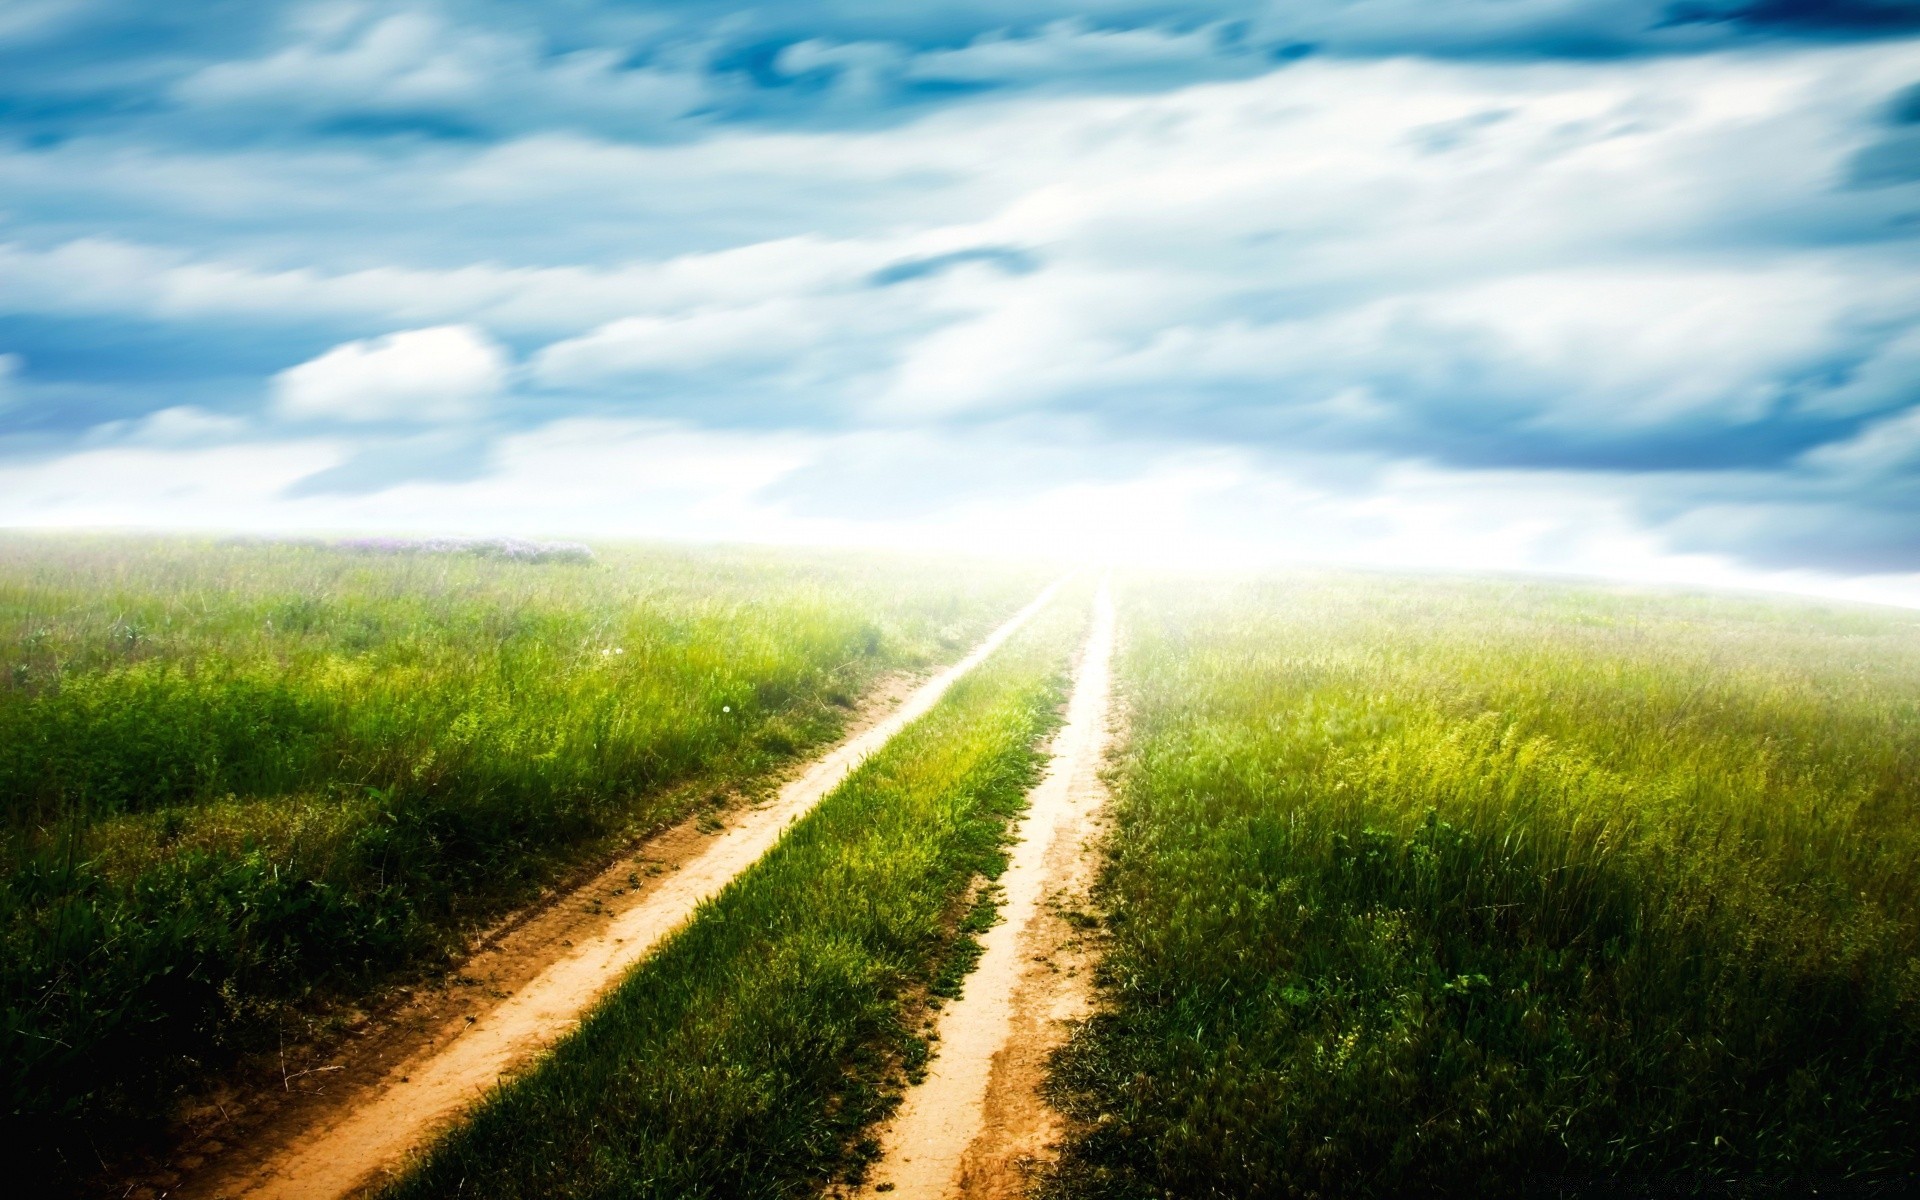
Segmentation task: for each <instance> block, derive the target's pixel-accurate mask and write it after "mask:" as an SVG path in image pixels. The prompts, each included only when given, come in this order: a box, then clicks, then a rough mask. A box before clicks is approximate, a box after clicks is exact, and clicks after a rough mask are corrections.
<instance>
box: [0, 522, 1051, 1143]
mask: <svg viewBox="0 0 1920 1200" xmlns="http://www.w3.org/2000/svg"><path fill="white" fill-rule="evenodd" d="M1037 586H1038V581H1037V580H1036V579H1032V578H1028V577H1026V576H1024V575H1022V574H1020V573H1018V572H1003V573H998V574H996V573H991V572H982V571H980V570H979V569H977V568H966V567H961V566H957V565H952V564H948V565H940V564H929V563H904V562H901V561H897V560H881V559H876V558H866V557H860V556H851V555H839V556H833V555H810V554H799V553H792V554H789V553H779V552H772V551H751V552H750V551H729V550H719V549H714V550H669V549H645V548H624V549H623V548H601V549H600V550H599V551H598V553H597V554H596V553H595V552H592V551H588V550H585V549H584V548H581V547H572V546H544V547H543V546H540V545H536V544H527V543H510V542H490V543H473V544H469V543H439V544H409V543H390V542H361V543H348V544H337V545H329V544H322V543H309V544H295V543H245V542H213V541H191V540H184V539H168V540H146V539H130V538H87V539H74V538H61V539H55V538H39V537H26V536H16V537H8V538H6V539H5V540H4V541H0V811H3V812H4V820H3V821H0V856H4V870H3V871H0V1012H4V1024H3V1025H0V1064H4V1072H5V1077H4V1085H3V1086H4V1088H5V1093H6V1108H7V1111H8V1112H9V1113H10V1114H11V1115H12V1116H14V1117H15V1118H20V1117H32V1118H51V1119H54V1120H55V1121H56V1122H58V1123H60V1127H62V1128H64V1127H65V1125H66V1124H67V1123H71V1124H73V1125H74V1127H76V1128H83V1129H84V1130H86V1131H87V1136H88V1137H89V1138H93V1137H95V1136H96V1135H99V1134H100V1131H101V1130H103V1129H117V1128H119V1127H120V1124H121V1123H124V1122H142V1121H149V1120H152V1119H156V1118H159V1117H161V1116H164V1114H165V1112H166V1110H167V1107H168V1105H169V1103H170V1102H171V1101H172V1099H173V1098H174V1097H175V1096H176V1095H177V1094H178V1092H179V1090H180V1088H182V1087H183V1086H186V1085H189V1084H192V1083H194V1082H196V1081H199V1080H202V1079H204V1078H205V1077H206V1075H207V1074H208V1072H210V1071H215V1070H217V1069H219V1068H220V1067H221V1066H222V1065H224V1064H226V1063H229V1062H231V1061H232V1060H233V1059H234V1057H235V1056H236V1055H238V1054H241V1053H243V1052H245V1051H248V1050H250V1049H256V1048H259V1047H261V1046H263V1045H269V1044H271V1042H272V1039H273V1038H275V1037H276V1036H278V1034H279V1032H280V1031H282V1030H283V1029H284V1028H285V1025H286V1023H287V1021H288V1020H289V1019H290V1017H292V1016H296V1015H297V1014H299V1013H302V1012H305V1011H308V1010H309V1009H311V1008H312V1007H313V1006H314V1005H316V1004H320V1003H323V1002H327V1001H330V1000H333V999H336V998H340V997H352V996H355V995H359V994H363V993H364V992H366V991H367V990H368V989H370V988H372V987H374V986H376V985H378V984H379V983H381V981H383V980H387V979H391V978H393V977H395V975H396V973H399V972H406V971H412V970H417V969H422V968H425V967H430V966H432V965H434V964H437V963H440V962H444V961H445V960H446V959H447V957H448V956H449V955H451V954H454V953H457V952H458V950H459V948H460V947H461V946H462V945H463V944H464V939H465V937H466V936H467V935H468V934H469V933H470V932H471V931H472V930H473V929H474V928H475V927H476V926H477V925H478V924H479V923H481V922H484V921H485V920H487V919H489V918H491V917H494V916H496V915H498V914H500V913H502V912H503V911H505V910H507V909H509V908H510V907H512V906H514V905H516V904H519V903H523V902H525V901H526V900H528V899H530V898H531V897H532V896H534V895H535V894H536V893H537V892H538V890H539V889H540V888H541V887H542V886H543V885H545V884H549V883H551V882H553V881H554V880H556V879H557V878H559V877H561V876H562V875H564V874H565V872H567V871H568V870H569V869H571V868H574V867H576V866H577V865H579V864H581V863H583V862H585V861H587V860H589V859H590V858H591V857H592V856H593V855H594V854H595V853H598V852H600V851H601V850H603V849H604V848H606V847H609V846H611V845H613V844H614V843H616V842H618V841H620V840H621V839H624V838H628V837H630V836H632V835H634V834H636V833H639V832H644V831H645V830H647V829H650V828H654V827H658V826H660V825H662V824H664V823H668V822H671V821H674V820H677V819H680V818H682V817H685V816H687V815H689V814H690V813H691V812H693V811H694V810H695V809H697V808H699V807H701V806H704V805H710V804H713V803H717V802H718V801H719V800H720V798H721V797H722V796H724V795H725V794H728V793H730V792H737V791H740V790H743V789H744V790H748V791H751V790H752V789H753V788H755V787H758V786H762V785H763V784H764V783H765V782H766V781H767V779H768V778H769V777H770V776H771V774H772V773H773V772H775V771H777V770H778V769H779V768H780V767H781V766H783V765H784V764H785V763H788V762H790V761H792V760H793V759H794V758H795V757H796V756H798V755H801V754H803V753H805V752H807V751H808V750H810V749H812V748H814V747H817V746H819V745H821V744H822V743H823V742H825V741H827V740H828V739H830V738H832V737H833V736H835V735H836V734H837V732H838V731H839V730H840V728H841V727H842V724H843V721H844V717H845V715H846V714H847V713H848V711H850V709H851V707H852V706H854V705H855V704H856V703H857V701H858V700H859V698H860V697H861V696H862V695H863V693H864V692H865V691H866V690H867V689H868V688H869V687H870V686H871V685H872V684H873V682H874V681H875V680H876V678H877V677H878V676H880V675H881V674H882V673H885V672H889V671H894V670H914V669H921V668H925V667H926V666H928V665H930V664H933V663H937V662H940V661H945V660H949V659H951V658H954V657H957V656H958V654H959V653H961V652H962V651H963V650H964V649H965V648H966V647H968V646H969V645H970V644H971V643H972V642H973V641H974V640H976V639H977V637H978V636H979V635H981V634H982V633H983V632H984V631H985V630H986V629H988V628H990V627H991V626H992V624H994V623H996V622H997V621H998V620H1000V619H1002V618H1004V616H1005V615H1006V614H1007V613H1008V612H1010V611H1012V610H1013V609H1014V608H1017V607H1018V606H1019V605H1020V604H1021V603H1022V602H1024V601H1025V600H1026V599H1027V598H1029V597H1030V595H1031V593H1032V591H1033V590H1035V589H1036V588H1037ZM58 1140H59V1136H58V1135H57V1134H56V1135H54V1136H53V1137H52V1138H51V1141H55V1142H57V1141H58Z"/></svg>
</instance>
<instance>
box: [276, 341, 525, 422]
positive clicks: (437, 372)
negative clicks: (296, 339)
mask: <svg viewBox="0 0 1920 1200" xmlns="http://www.w3.org/2000/svg"><path fill="white" fill-rule="evenodd" d="M507 372H508V362H507V356H506V352H505V351H504V350H502V349H501V348H500V347H499V346H498V345H497V344H495V343H494V342H493V341H491V340H490V339H489V338H488V337H487V336H486V334H485V333H483V332H482V331H480V330H479V329H476V328H474V327H473V326H471V325H441V326H436V327H434V328H431V329H413V330H407V331H405V332H401V333H390V334H387V335H386V336H385V337H378V338H371V339H368V340H364V341H354V342H347V343H344V344H342V345H339V346H335V347H334V348H333V349H331V350H329V351H327V352H326V353H325V354H322V355H321V356H320V357H318V358H315V359H311V360H309V361H307V362H304V363H301V364H300V365H299V366H297V367H289V368H288V369H287V370H285V371H282V372H280V374H278V375H276V376H274V380H273V392H274V407H275V409H276V411H277V412H278V413H279V414H280V415H281V416H283V417H288V418H291V419H294V420H318V421H369V422H373V421H400V422H411V423H433V422H441V421H459V420H463V419H467V418H471V417H474V416H477V415H479V414H480V413H481V412H482V411H484V409H485V407H486V403H487V401H489V400H490V399H492V398H493V397H494V396H495V395H497V394H498V393H499V392H500V391H501V390H502V389H503V388H504V387H505V385H506V382H507Z"/></svg>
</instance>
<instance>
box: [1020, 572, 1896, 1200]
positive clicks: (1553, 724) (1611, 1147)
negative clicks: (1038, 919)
mask: <svg viewBox="0 0 1920 1200" xmlns="http://www.w3.org/2000/svg"><path fill="white" fill-rule="evenodd" d="M1122 620H1123V624H1122V629H1123V638H1124V646H1123V653H1122V657H1121V661H1120V681H1121V688H1122V694H1123V695H1124V697H1125V700H1126V703H1127V705H1128V711H1129V713H1130V719H1131V733H1130V736H1129V739H1128V742H1127V746H1126V749H1125V751H1124V753H1123V755H1122V758H1121V761H1120V764H1119V776H1118V792H1117V798H1116V805H1117V811H1116V816H1117V828H1116V830H1115V832H1114V835H1113V843H1112V857H1111V862H1110V866H1109V870H1108V872H1107V875H1106V877H1105V879H1104V881H1103V884H1102V887H1101V897H1102V902H1103V905H1104V910H1105V913H1106V918H1107V920H1106V924H1107V928H1108V930H1109V931H1110V939H1111V940H1110V947H1109V952H1108V955H1107V958H1106V961H1105V963H1104V965H1103V967H1102V969H1101V975H1100V978H1101V981H1102V982H1101V986H1102V992H1103V997H1104V1001H1105V1003H1106V1005H1107V1010H1106V1012H1105V1013H1104V1014H1103V1015H1101V1016H1099V1017H1097V1018H1096V1019H1095V1020H1094V1021H1093V1022H1091V1023H1090V1025H1088V1026H1087V1027H1086V1028H1084V1029H1083V1030H1081V1031H1080V1033H1079V1034H1078V1036H1076V1038H1075V1039H1074V1041H1073V1042H1072V1044H1071V1045H1070V1047H1069V1048H1068V1050H1067V1052H1066V1053H1065V1054H1064V1055H1063V1056H1062V1057H1061V1058H1060V1059H1059V1060H1058V1061H1057V1063H1056V1070H1055V1076H1054V1087H1055V1089H1056V1094H1057V1096H1058V1098H1059V1099H1060V1101H1061V1102H1062V1103H1063V1104H1064V1105H1065V1106H1066V1107H1067V1108H1068V1110H1069V1111H1070V1112H1071V1113H1072V1114H1073V1115H1074V1116H1075V1117H1076V1118H1078V1121H1079V1130H1080V1132H1079V1133H1078V1134H1077V1135H1076V1138H1075V1140H1074V1141H1073V1143H1072V1145H1071V1146H1070V1148H1069V1151H1068V1153H1067V1155H1066V1157H1065V1159H1064V1162H1063V1165H1062V1167H1061V1169H1060V1170H1059V1172H1058V1174H1057V1175H1056V1177H1055V1178H1054V1179H1053V1180H1052V1182H1051V1185H1050V1191H1051V1192H1052V1193H1053V1194H1054V1195H1056V1196H1063V1197H1064V1196H1071V1197H1145V1196H1182V1197H1185V1196H1234V1197H1248V1196H1282V1195H1287V1196H1369V1195H1372V1196H1396V1195H1419V1194H1434V1193H1444V1194H1474V1195H1503V1194H1512V1193H1514V1192H1518V1191H1524V1190H1526V1189H1528V1188H1529V1187H1536V1186H1539V1185H1540V1181H1541V1180H1542V1179H1544V1178H1547V1177H1554V1176H1558V1177H1563V1178H1568V1179H1573V1180H1582V1179H1584V1180H1604V1179H1609V1178H1613V1179H1618V1178H1622V1177H1626V1178H1647V1177H1657V1176H1673V1175H1682V1176H1693V1177H1694V1178H1695V1181H1696V1183H1697V1182H1698V1181H1699V1180H1701V1179H1705V1178H1712V1179H1716V1180H1739V1181H1746V1183H1747V1185H1751V1186H1761V1185H1762V1184H1764V1183H1765V1182H1766V1181H1780V1180H1783V1179H1789V1178H1798V1179H1800V1180H1807V1179H1811V1178H1827V1179H1852V1180H1872V1179H1892V1178H1898V1177H1900V1176H1903V1175H1905V1174H1907V1173H1910V1172H1913V1171H1915V1170H1916V1168H1920V615H1916V614H1912V613H1903V612H1897V611H1893V610H1867V609H1850V608H1843V607H1836V606H1823V605H1819V604H1814V603H1811V602H1805V603H1801V602H1789V601H1779V602H1771V601H1762V600H1758V599H1755V600H1747V599H1740V598H1719V599H1714V598H1697V597H1682V596H1665V595H1658V594H1644V593H1643V594H1633V593H1630V592H1625V591H1611V592H1609V591H1602V590H1599V589H1581V588H1575V587H1567V586H1555V585H1547V584H1534V585H1521V584H1513V583H1496V582H1464V581H1447V580H1421V581H1405V580H1403V581H1395V580H1390V579H1369V578H1363V577H1360V578H1357V577H1344V578H1342V577H1306V578H1300V579H1295V580H1292V581H1275V582H1266V583H1248V582H1242V583H1237V584H1230V585H1229V584H1222V585H1219V586H1216V587H1203V586H1199V585H1194V584H1182V585H1165V586H1142V587H1139V588H1135V589H1133V590H1132V591H1131V592H1130V593H1129V595H1128V598H1127V601H1126V603H1125V605H1124V607H1123V613H1122ZM1756 1181H1758V1182H1756ZM1602 1190H1603V1191H1604V1189H1602ZM1604 1194H1608V1195H1612V1194H1619V1193H1618V1192H1617V1191H1606V1192H1605V1193H1604Z"/></svg>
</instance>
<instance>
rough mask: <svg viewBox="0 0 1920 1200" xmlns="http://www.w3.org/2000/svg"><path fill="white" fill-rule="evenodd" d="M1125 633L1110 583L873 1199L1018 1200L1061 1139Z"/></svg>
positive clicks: (884, 1142) (891, 1130)
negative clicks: (1059, 1072)
mask: <svg viewBox="0 0 1920 1200" xmlns="http://www.w3.org/2000/svg"><path fill="white" fill-rule="evenodd" d="M1113 626H1114V618H1113V604H1112V601H1111V598H1110V597H1109V595H1108V592H1107V589H1106V588H1104V587H1102V588H1101V589H1100V593H1099V595H1098V597H1097V598H1096V599H1095V601H1094V618H1093V626H1092V629H1091V631H1090V632H1089V634H1088V637H1087V646H1086V650H1085V652H1084V653H1083V654H1082V656H1081V661H1080V669H1079V674H1078V678H1077V679H1076V681H1075V683H1074V689H1073V698H1072V700H1071V701H1070V702H1069V704H1068V708H1067V722H1066V725H1065V726H1064V727H1063V728H1062V729H1061V730H1060V733H1059V734H1058V735H1057V736H1056V738H1055V739H1054V743H1053V759H1052V762H1051V763H1050V764H1049V766H1048V768H1047V773H1046V775H1045V776H1044V777H1043V778H1042V780H1041V782H1040V785H1039V786H1038V787H1036V788H1035V789H1034V790H1033V795H1032V797H1031V801H1030V806H1029V808H1028V810H1027V814H1026V816H1025V818H1024V819H1023V820H1022V822H1021V824H1020V828H1019V831H1018V834H1017V836H1018V838H1019V841H1018V842H1017V844H1016V845H1015V846H1014V849H1013V852H1012V855H1011V856H1010V861H1009V863H1008V866H1007V870H1006V872H1005V873H1004V874H1003V875H1002V876H1001V877H1000V885H1001V887H1002V888H1003V889H1004V890H1005V896H1004V900H1003V902H1002V905H1001V909H1000V913H1001V917H1002V920H1001V923H1000V924H998V925H996V926H994V927H993V928H992V929H990V930H988V931H987V933H986V934H985V935H984V936H983V937H982V938H981V942H982V949H983V952H982V954H981V956H980V962H979V965H978V966H977V967H976V968H975V970H974V972H973V974H971V975H969V976H968V977H967V979H966V984H965V990H964V992H963V994H962V996H961V998H960V999H959V1000H958V1001H957V1002H955V1003H953V1004H950V1005H948V1006H947V1007H946V1008H945V1009H943V1010H942V1011H941V1013H940V1017H939V1020H938V1021H937V1022H936V1025H935V1028H936V1029H937V1031H938V1035H939V1036H938V1040H937V1042H936V1046H937V1049H938V1053H937V1056H936V1057H935V1058H934V1060H933V1063H932V1065H931V1067H930V1069H929V1071H928V1074H927V1078H926V1080H925V1082H923V1083H922V1084H920V1086H918V1087H916V1088H914V1089H913V1090H911V1091H910V1092H908V1093H907V1096H906V1100H905V1102H904V1103H903V1104H902V1105H901V1108H900V1111H899V1112H898V1113H897V1114H895V1116H894V1119H893V1121H892V1122H891V1123H890V1125H889V1126H888V1128H887V1129H886V1131H885V1132H884V1133H883V1134H882V1136H881V1146H882V1156H881V1159H880V1161H879V1162H878V1163H876V1164H875V1165H874V1167H873V1168H872V1170H871V1171H870V1172H869V1174H868V1183H867V1186H866V1188H865V1189H864V1191H863V1192H862V1194H864V1195H872V1194H874V1193H876V1192H878V1191H880V1190H881V1189H883V1188H884V1189H886V1191H887V1192H888V1193H889V1194H890V1195H891V1196H893V1197H910V1198H912V1200H921V1198H926V1200H934V1198H940V1197H954V1196H965V1197H988V1196H992V1197H1005V1196H1017V1195H1020V1194H1021V1193H1022V1191H1023V1190H1024V1188H1025V1184H1026V1181H1027V1177H1028V1175H1029V1173H1030V1170H1031V1167H1032V1166H1033V1164H1034V1163H1035V1162H1037V1161H1039V1160H1040V1159H1041V1158H1042V1157H1043V1156H1044V1155H1045V1154H1046V1153H1047V1151H1048V1148H1049V1147H1050V1146H1051V1145H1053V1144H1054V1143H1055V1142H1056V1141H1057V1140H1058V1137H1059V1133H1060V1125H1059V1117H1058V1115H1057V1114H1056V1113H1054V1111H1053V1110H1052V1108H1051V1107H1050V1106H1048V1105H1047V1104H1046V1102H1045V1101H1044V1100H1042V1099H1041V1097H1040V1092H1039V1089H1040V1085H1041V1083H1042V1081H1043V1079H1044V1077H1045V1071H1046V1064H1047V1057H1048V1055H1049V1054H1050V1053H1051V1052H1052V1050H1053V1049H1054V1048H1055V1047H1056V1046H1058V1045H1059V1044H1060V1043H1061V1041H1062V1040H1063V1039H1064V1037H1065V1032H1066V1022H1068V1021H1070V1020H1073V1019H1076V1018H1079V1017H1082V1016H1084V1015H1085V1014H1086V1011H1087V1007H1088V1004H1089V997H1090V991H1089V988H1088V986H1087V985H1088V972H1089V970H1090V967H1091V963H1090V961H1088V960H1089V958H1090V955H1089V954H1088V952H1087V951H1086V950H1085V949H1084V948H1083V947H1082V946H1081V945H1080V940H1079V938H1078V937H1077V935H1076V931H1075V929H1074V927H1073V925H1072V924H1071V923H1070V922H1069V921H1068V920H1067V919H1066V916H1065V915H1064V912H1065V909H1064V906H1063V905H1062V903H1061V902H1062V901H1063V900H1064V901H1067V902H1068V903H1069V904H1070V903H1071V902H1072V901H1073V900H1075V899H1076V898H1077V897H1078V896H1079V895H1081V894H1083V893H1084V890H1085V888H1086V886H1087V885H1088V884H1089V883H1090V882H1091V877H1092V874H1093V871H1094V868H1095V862H1094V855H1093V851H1092V847H1091V845H1090V840H1091V835H1092V834H1093V833H1094V831H1095V828H1096V824H1097V822H1098V821H1099V820H1100V817H1101V813H1102V810H1103V808H1104V806H1105V799H1106V789H1105V786H1104V785H1103V784H1102V782H1101V780H1100V775H1099V771H1100V765H1101V760H1102V757H1103V755H1104V753H1105V749H1106V739H1107V714H1108V700H1109V692H1110V659H1111V657H1112V651H1113V637H1114V629H1113Z"/></svg>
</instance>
